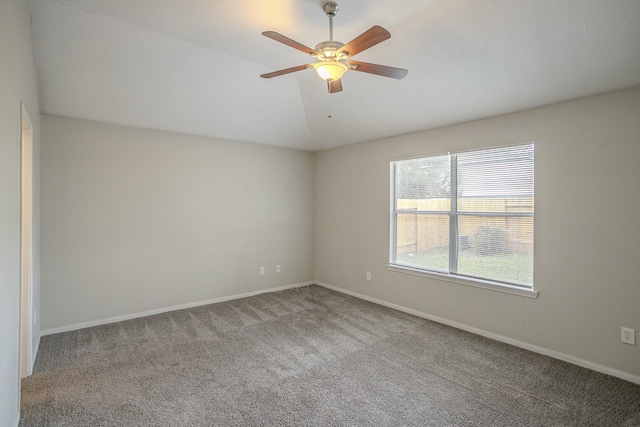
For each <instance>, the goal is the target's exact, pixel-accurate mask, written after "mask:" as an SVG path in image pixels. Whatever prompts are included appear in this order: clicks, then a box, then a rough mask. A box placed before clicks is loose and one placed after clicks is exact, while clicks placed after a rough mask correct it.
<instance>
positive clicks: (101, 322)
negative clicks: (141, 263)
mask: <svg viewBox="0 0 640 427" xmlns="http://www.w3.org/2000/svg"><path fill="white" fill-rule="evenodd" d="M313 283H314V282H303V283H296V284H293V285H286V286H280V287H277V288H269V289H262V290H259V291H253V292H246V293H243V294H236V295H229V296H226V297H220V298H213V299H209V300H205V301H196V302H190V303H186V304H180V305H174V306H171V307H163V308H157V309H154V310H148V311H141V312H138V313H131V314H125V315H122V316H115V317H108V318H106V319H100V320H92V321H90V322H83V323H76V324H74V325H67V326H60V327H58V328H52V329H47V330H44V331H42V332H41V333H40V336H45V335H51V334H58V333H60V332H69V331H75V330H78V329H84V328H90V327H92V326H99V325H106V324H108V323H116V322H122V321H123V320H131V319H137V318H139V317H146V316H153V315H154V314H160V313H166V312H168V311H176V310H183V309H185V308H192V307H199V306H201V305H208V304H215V303H218V302H224V301H230V300H234V299H240V298H247V297H252V296H255V295H260V294H266V293H269V292H277V291H284V290H287V289H293V288H299V287H301V286H308V285H312V284H313Z"/></svg>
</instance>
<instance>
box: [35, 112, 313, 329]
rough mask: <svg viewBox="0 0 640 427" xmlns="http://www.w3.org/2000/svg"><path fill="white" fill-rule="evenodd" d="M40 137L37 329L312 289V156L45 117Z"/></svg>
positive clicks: (270, 148) (272, 148) (278, 149)
mask: <svg viewBox="0 0 640 427" xmlns="http://www.w3.org/2000/svg"><path fill="white" fill-rule="evenodd" d="M42 133H43V138H42V159H43V160H42V183H43V185H42V218H43V219H42V259H43V261H42V277H43V280H42V282H43V284H42V322H43V330H44V331H47V330H51V329H56V328H64V327H70V326H73V325H78V324H83V323H87V322H95V321H100V320H102V319H109V318H113V317H118V316H126V315H130V314H134V313H140V312H145V311H151V310H157V309H162V308H165V307H172V306H177V305H181V304H189V303H195V302H198V301H205V300H210V299H215V298H223V297H228V296H232V295H238V294H243V293H249V292H256V291H260V290H265V289H270V288H274V287H279V286H286V285H292V284H296V283H303V282H306V281H311V280H313V262H314V256H313V237H314V236H313V233H314V229H313V220H314V197H313V191H314V185H313V180H314V155H313V153H309V152H303V151H297V150H290V149H283V148H275V147H268V146H261V145H254V144H245V143H238V142H228V141H220V140H213V139H207V138H199V137H193V136H185V135H178V134H171V133H166V132H158V131H149V130H142V129H134V128H127V127H122V126H114V125H107V124H100V123H94V122H88V121H81V120H73V119H66V118H60V117H53V116H47V115H43V116H42ZM278 264H279V265H281V266H282V272H281V273H276V272H275V267H276V265H278ZM260 266H265V268H266V274H265V275H264V276H260V275H259V274H258V273H259V267H260Z"/></svg>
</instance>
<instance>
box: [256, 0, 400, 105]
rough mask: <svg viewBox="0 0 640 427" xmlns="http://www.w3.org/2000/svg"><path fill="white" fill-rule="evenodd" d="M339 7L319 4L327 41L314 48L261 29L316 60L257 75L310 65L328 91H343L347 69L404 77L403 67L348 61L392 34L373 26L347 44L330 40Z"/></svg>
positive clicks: (396, 77)
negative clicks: (327, 23) (324, 83)
mask: <svg viewBox="0 0 640 427" xmlns="http://www.w3.org/2000/svg"><path fill="white" fill-rule="evenodd" d="M339 8H340V7H339V6H338V3H336V2H333V1H328V2H324V3H323V4H322V10H323V11H324V13H325V14H326V15H327V17H329V40H326V41H323V42H320V43H318V44H317V45H316V46H315V47H314V48H313V49H311V48H310V47H307V46H305V45H303V44H301V43H298V42H297V41H295V40H292V39H290V38H288V37H286V36H283V35H282V34H280V33H277V32H275V31H265V32H263V33H262V35H263V36H265V37H268V38H270V39H272V40H275V41H277V42H280V43H283V44H286V45H287V46H289V47H292V48H294V49H297V50H299V51H301V52H304V53H306V54H308V55H310V56H312V57H314V58H315V59H316V62H315V63H311V64H306V65H298V66H297V67H291V68H286V69H284V70H279V71H274V72H271V73H266V74H262V75H261V76H260V77H263V78H266V79H268V78H271V77H277V76H281V75H284V74H289V73H293V72H296V71H302V70H306V69H307V68H313V69H314V70H315V71H316V73H317V74H318V76H320V78H321V79H323V80H325V81H326V82H327V87H328V89H329V93H336V92H340V91H342V81H341V79H342V76H343V75H344V74H345V73H346V72H347V71H349V70H354V71H361V72H364V73H369V74H377V75H379V76H384V77H391V78H394V79H402V78H404V77H405V76H406V75H407V73H408V71H407V70H405V69H402V68H395V67H388V66H386V65H377V64H371V63H368V62H359V61H353V60H351V58H352V57H353V56H355V55H357V54H358V53H360V52H362V51H363V50H365V49H369V48H370V47H372V46H375V45H377V44H378V43H380V42H383V41H385V40H387V39H388V38H390V37H391V34H390V33H389V32H388V31H387V30H385V29H384V28H382V27H380V26H377V25H374V26H373V27H371V28H370V29H368V30H367V31H365V32H364V33H362V34H360V35H359V36H358V37H356V38H355V39H353V40H351V41H350V42H349V43H347V44H344V43H341V42H339V41H335V40H333V17H334V16H336V14H337V13H338V10H339Z"/></svg>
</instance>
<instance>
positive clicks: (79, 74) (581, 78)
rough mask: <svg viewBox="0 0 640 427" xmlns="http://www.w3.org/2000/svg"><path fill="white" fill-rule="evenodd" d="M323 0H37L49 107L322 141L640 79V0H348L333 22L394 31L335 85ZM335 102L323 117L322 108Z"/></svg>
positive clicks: (307, 143)
mask: <svg viewBox="0 0 640 427" xmlns="http://www.w3.org/2000/svg"><path fill="white" fill-rule="evenodd" d="M322 3H323V0H269V1H266V0H226V1H222V0H207V1H205V0H182V1H175V0H29V4H30V7H31V13H32V20H33V36H34V49H35V58H36V64H37V69H38V79H39V91H40V101H41V110H42V112H43V113H47V114H54V115H60V116H66V117H74V118H81V119H88V120H95V121H101V122H106V123H115V124H122V125H129V126H136V127H142V128H149V129H159V130H165V131H171V132H178V133H185V134H193V135H202V136H208V137H213V138H220V139H226V140H234V141H245V142H254V143H259V144H268V145H275V146H281V147H291V148H298V149H303V150H312V151H315V150H322V149H326V148H330V147H336V146H340V145H345V144H350V143H355V142H360V141H367V140H373V139H377V138H382V137H386V136H391V135H397V134H402V133H407V132H413V131H418V130H422V129H428V128H433V127H438V126H443V125H448V124H454V123H460V122H464V121H469V120H474V119H480V118H485V117H491V116H495V115H499V114H505V113H510V112H514V111H519V110H523V109H528V108H533V107H538V106H543V105H548V104H551V103H556V102H561V101H565V100H570V99H575V98H580V97H585V96H590V95H595V94H599V93H604V92H608V91H612V90H616V89H621V88H625V87H631V86H636V85H639V84H640V1H638V0H535V1H531V0H403V1H401V2H389V1H387V0H385V1H382V0H342V1H340V0H338V3H339V5H340V10H339V12H338V14H337V16H336V17H335V19H334V38H335V39H337V40H340V41H342V42H344V43H346V42H348V41H349V40H351V39H353V38H354V37H356V36H357V35H359V34H360V33H362V32H363V31H365V30H367V29H368V28H370V27H372V26H373V25H381V26H383V27H385V28H386V29H387V30H389V31H390V32H391V38H390V39H389V40H386V41H384V42H382V43H380V44H378V45H376V46H374V47H372V48H371V49H368V50H366V51H365V52H362V53H361V54H359V55H358V56H357V57H356V59H357V60H360V61H367V62H373V63H376V64H384V65H390V66H395V67H400V68H406V69H408V70H409V74H408V76H407V77H406V78H404V79H403V80H394V79H390V78H385V77H380V76H375V75H371V74H365V73H358V72H352V71H349V72H347V74H346V75H345V76H344V77H343V86H344V90H343V91H342V92H339V93H335V94H331V95H329V94H328V92H327V87H326V83H325V82H323V81H322V80H320V79H319V78H318V76H317V75H315V72H314V71H313V70H305V71H300V72H297V73H294V74H288V75H284V76H280V77H276V78H272V79H262V78H260V77H259V76H260V74H263V73H267V72H270V71H274V70H279V69H282V68H288V67H292V66H296V65H301V64H306V63H309V62H313V61H312V59H311V58H309V57H308V56H306V55H305V54H303V53H301V52H300V51H297V50H294V49H291V48H290V47H287V46H285V45H283V44H281V43H277V42H275V41H273V40H270V39H268V38H266V37H263V36H262V35H261V32H263V31H265V30H273V31H277V32H279V33H281V34H284V35H286V36H288V37H290V38H292V39H294V40H296V41H298V42H300V43H303V44H305V45H307V46H310V47H314V46H315V45H316V44H317V43H319V42H321V41H323V40H327V39H328V19H327V17H326V15H325V14H324V12H323V11H322V7H321V5H322ZM329 115H331V116H332V117H331V118H329V117H328V116H329Z"/></svg>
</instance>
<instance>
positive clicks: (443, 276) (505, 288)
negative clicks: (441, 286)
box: [387, 264, 539, 298]
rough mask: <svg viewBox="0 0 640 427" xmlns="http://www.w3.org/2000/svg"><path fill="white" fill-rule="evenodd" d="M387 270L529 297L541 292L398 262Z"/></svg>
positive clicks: (536, 296)
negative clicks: (412, 266) (426, 269)
mask: <svg viewBox="0 0 640 427" xmlns="http://www.w3.org/2000/svg"><path fill="white" fill-rule="evenodd" d="M387 270H389V271H395V272H396V273H405V274H413V275H414V276H422V277H428V278H430V279H436V280H443V281H445V282H452V283H457V284H459V285H465V286H473V287H474V288H482V289H488V290H490V291H497V292H504V293H507V294H512V295H519V296H522V297H527V298H538V294H539V292H537V291H534V290H533V289H525V288H521V287H518V286H510V285H505V284H498V283H495V282H490V281H488V280H480V279H470V278H465V277H461V276H454V275H451V274H447V273H436V272H433V271H425V270H421V269H418V268H411V267H407V266H402V265H397V264H387Z"/></svg>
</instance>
